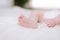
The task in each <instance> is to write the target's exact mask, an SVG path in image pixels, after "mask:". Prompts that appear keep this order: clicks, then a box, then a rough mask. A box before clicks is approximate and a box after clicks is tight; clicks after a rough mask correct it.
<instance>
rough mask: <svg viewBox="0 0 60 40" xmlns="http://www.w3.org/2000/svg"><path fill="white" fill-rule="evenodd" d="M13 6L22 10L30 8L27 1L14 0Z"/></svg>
mask: <svg viewBox="0 0 60 40" xmlns="http://www.w3.org/2000/svg"><path fill="white" fill-rule="evenodd" d="M14 4H15V5H17V6H20V7H22V8H30V6H29V0H15V2H14Z"/></svg>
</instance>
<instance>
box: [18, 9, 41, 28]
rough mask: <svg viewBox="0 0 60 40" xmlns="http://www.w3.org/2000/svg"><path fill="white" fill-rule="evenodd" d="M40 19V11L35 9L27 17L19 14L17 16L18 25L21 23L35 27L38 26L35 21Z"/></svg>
mask: <svg viewBox="0 0 60 40" xmlns="http://www.w3.org/2000/svg"><path fill="white" fill-rule="evenodd" d="M41 19H42V17H41V14H40V12H38V11H37V10H33V11H32V13H31V15H30V17H29V18H27V17H26V16H24V15H21V16H20V17H19V18H18V22H19V25H22V26H23V27H26V28H33V29H36V28H37V26H38V24H37V23H38V21H39V22H41Z"/></svg>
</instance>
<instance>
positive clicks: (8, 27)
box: [0, 7, 60, 40]
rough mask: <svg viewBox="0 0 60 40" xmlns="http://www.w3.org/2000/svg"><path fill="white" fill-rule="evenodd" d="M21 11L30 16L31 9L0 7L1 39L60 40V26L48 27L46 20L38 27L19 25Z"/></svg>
mask: <svg viewBox="0 0 60 40" xmlns="http://www.w3.org/2000/svg"><path fill="white" fill-rule="evenodd" d="M21 13H23V14H24V15H26V16H27V17H28V16H29V14H30V13H31V11H30V10H26V9H22V8H19V7H15V8H10V9H0V40H60V27H55V28H48V27H47V26H46V24H45V23H44V22H42V23H40V24H39V26H38V29H29V28H24V27H22V26H19V25H18V21H17V19H18V16H19V15H20V14H21ZM27 14H28V15H27Z"/></svg>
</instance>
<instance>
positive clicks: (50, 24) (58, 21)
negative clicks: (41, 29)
mask: <svg viewBox="0 0 60 40" xmlns="http://www.w3.org/2000/svg"><path fill="white" fill-rule="evenodd" d="M44 22H45V23H46V24H47V26H48V27H54V26H55V25H58V24H60V15H58V16H57V17H55V18H53V19H44Z"/></svg>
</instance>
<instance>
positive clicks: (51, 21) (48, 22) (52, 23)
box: [44, 19, 56, 27]
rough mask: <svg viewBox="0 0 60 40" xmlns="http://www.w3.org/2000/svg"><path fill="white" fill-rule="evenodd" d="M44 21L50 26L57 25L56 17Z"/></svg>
mask: <svg viewBox="0 0 60 40" xmlns="http://www.w3.org/2000/svg"><path fill="white" fill-rule="evenodd" d="M44 22H45V23H46V24H47V26H48V27H54V26H55V25H56V23H55V20H54V19H44Z"/></svg>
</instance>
